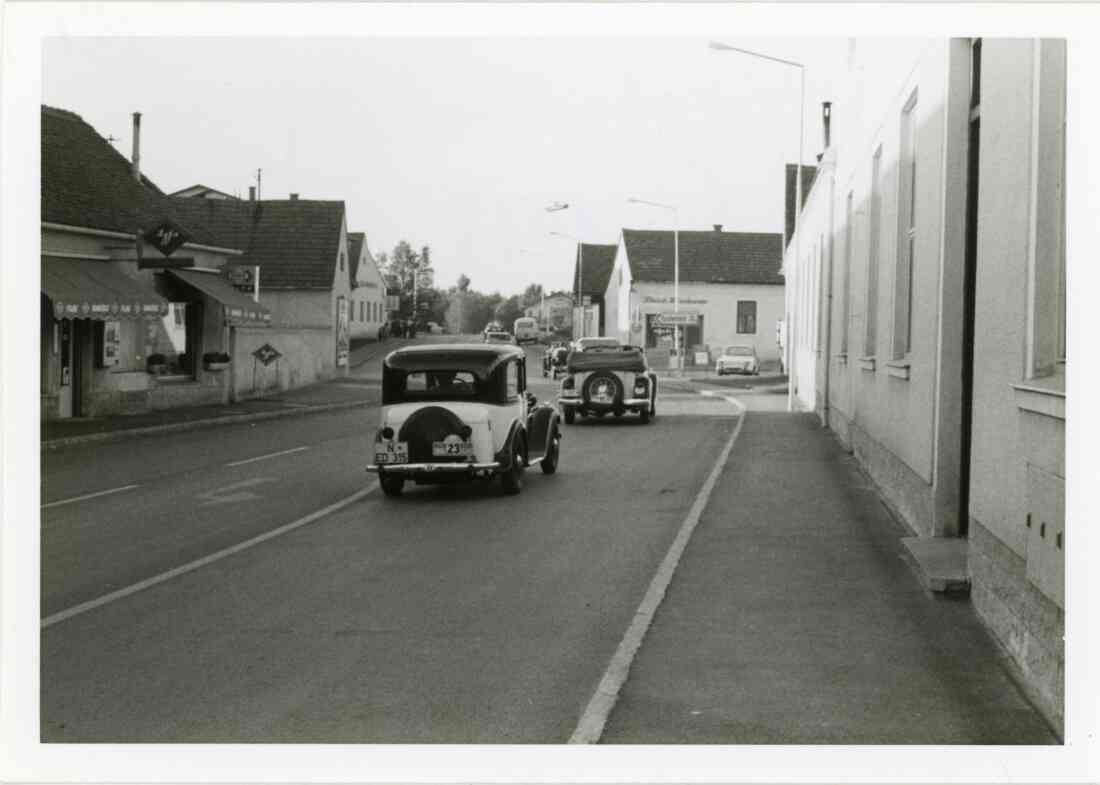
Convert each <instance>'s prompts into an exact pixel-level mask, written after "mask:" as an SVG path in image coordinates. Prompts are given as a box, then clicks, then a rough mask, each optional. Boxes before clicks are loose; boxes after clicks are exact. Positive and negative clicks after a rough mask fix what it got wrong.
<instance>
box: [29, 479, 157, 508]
mask: <svg viewBox="0 0 1100 785" xmlns="http://www.w3.org/2000/svg"><path fill="white" fill-rule="evenodd" d="M139 487H141V486H140V485H123V486H122V487H121V488H111V489H110V490H108V491H97V492H96V493H86V494H84V495H83V496H74V497H73V498H71V499H61V500H59V501H56V502H47V503H46V504H43V505H42V509H43V510H44V509H46V508H47V507H59V506H61V505H62V504H72V503H74V502H82V501H84V500H86V499H95V498H96V497H99V496H107V495H108V494H111V493H122V492H123V491H129V490H132V489H134V488H139Z"/></svg>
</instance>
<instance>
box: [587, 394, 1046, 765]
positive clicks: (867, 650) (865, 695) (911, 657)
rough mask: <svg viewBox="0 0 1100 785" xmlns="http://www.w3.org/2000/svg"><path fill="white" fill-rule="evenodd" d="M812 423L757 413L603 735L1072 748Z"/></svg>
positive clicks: (803, 417) (685, 740)
mask: <svg viewBox="0 0 1100 785" xmlns="http://www.w3.org/2000/svg"><path fill="white" fill-rule="evenodd" d="M907 535H908V532H907V531H905V530H904V529H903V528H902V527H901V526H900V525H899V524H898V523H896V522H895V521H894V519H893V518H891V517H890V515H889V514H888V513H887V511H886V509H885V508H884V506H883V505H882V503H881V502H880V501H879V497H878V495H877V493H876V491H875V489H874V487H873V486H872V485H871V483H870V481H869V480H868V479H867V477H866V476H865V475H864V474H863V473H862V472H861V471H860V470H859V468H858V466H857V464H856V462H855V460H854V459H853V458H852V457H850V456H848V455H847V454H846V453H844V452H843V451H842V450H841V449H840V447H839V445H838V444H837V443H836V441H835V440H834V439H833V437H832V436H831V435H830V434H829V433H828V432H827V431H823V430H822V429H821V428H820V427H819V426H818V424H817V421H816V418H815V417H814V416H813V415H810V414H787V413H763V412H752V411H750V412H749V413H748V414H747V415H746V418H745V421H744V425H743V427H742V431H741V434H740V436H739V438H738V441H737V442H736V444H735V445H734V447H733V452H732V453H731V454H730V459H729V462H728V464H727V466H726V468H725V470H724V471H723V472H722V475H721V476H720V478H719V480H718V484H717V485H716V486H715V489H714V492H713V494H712V496H711V498H710V502H709V504H708V505H707V509H706V510H705V512H704V514H703V517H702V519H701V520H700V522H699V525H698V528H697V529H696V530H695V532H694V535H693V537H692V539H691V541H690V542H689V543H688V546H687V549H686V550H685V551H684V554H683V557H682V560H681V562H680V564H679V567H678V568H677V570H676V573H675V575H674V577H673V579H672V583H671V584H670V586H669V588H668V592H667V594H666V596H665V598H664V601H663V602H662V604H661V606H660V607H659V608H658V610H657V614H656V617H655V618H654V621H653V625H652V626H651V628H650V629H649V631H648V633H647V634H646V636H645V639H644V641H643V642H642V646H641V649H640V650H639V652H638V655H637V657H636V659H635V660H634V663H633V666H632V668H631V670H630V674H629V677H628V679H627V681H626V683H625V684H624V686H623V689H622V692H621V694H620V696H619V701H618V703H617V704H616V706H615V709H614V710H613V712H612V713H611V717H610V719H609V721H608V723H607V726H606V728H605V732H604V735H603V738H602V739H601V743H604V744H622V743H643V744H658V743H661V744H665V743H673V744H691V743H707V744H1057V743H1058V740H1057V739H1056V737H1055V736H1054V735H1053V734H1052V733H1051V731H1050V730H1049V728H1048V726H1047V725H1046V723H1045V722H1044V720H1043V719H1042V718H1041V716H1040V715H1039V714H1038V712H1037V711H1036V710H1035V709H1033V708H1032V706H1031V705H1030V704H1029V703H1028V702H1027V701H1026V700H1025V699H1024V698H1023V696H1022V694H1021V692H1020V691H1019V689H1018V688H1017V686H1016V685H1015V683H1014V682H1013V679H1012V678H1011V675H1010V674H1011V673H1012V671H1011V666H1009V665H1008V664H1007V660H1006V659H1004V658H1003V657H1002V655H1001V654H1000V652H999V649H998V648H997V645H996V644H995V643H994V641H993V640H992V638H991V637H990V636H989V635H988V633H987V632H986V631H985V629H984V627H983V626H982V624H981V622H980V621H979V620H978V618H977V616H976V614H975V613H974V611H973V608H972V607H971V605H970V603H969V602H968V601H967V600H965V599H962V600H960V599H947V598H944V597H943V596H942V595H933V594H930V593H928V592H925V591H924V590H923V589H922V588H921V586H920V584H919V582H918V580H917V578H916V577H915V575H914V574H913V573H912V572H911V571H910V568H909V567H908V566H907V565H906V564H905V562H904V561H903V559H902V550H903V548H902V545H901V542H900V538H901V537H903V536H907Z"/></svg>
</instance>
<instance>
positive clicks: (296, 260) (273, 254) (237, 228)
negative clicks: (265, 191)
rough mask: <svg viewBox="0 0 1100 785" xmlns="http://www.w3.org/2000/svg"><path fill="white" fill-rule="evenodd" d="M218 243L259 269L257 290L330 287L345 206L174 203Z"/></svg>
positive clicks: (268, 202) (302, 201) (311, 202)
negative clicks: (238, 253) (232, 250)
mask: <svg viewBox="0 0 1100 785" xmlns="http://www.w3.org/2000/svg"><path fill="white" fill-rule="evenodd" d="M172 202H173V203H174V205H175V206H176V209H177V210H179V211H180V212H181V214H182V215H184V216H185V217H186V218H187V219H188V220H191V221H194V222H196V223H201V224H203V225H204V226H207V227H209V228H210V230H211V232H213V233H214V234H215V236H216V237H217V238H218V241H219V243H221V244H223V245H225V244H228V245H229V246H230V247H233V248H241V249H243V250H244V252H245V254H244V256H243V257H241V258H240V259H239V260H238V263H239V264H246V265H257V264H258V265H260V267H261V268H262V269H261V271H260V289H261V290H262V289H331V288H332V284H333V280H334V277H335V274H336V263H337V260H338V256H339V253H340V251H341V250H342V249H341V248H340V247H339V246H340V230H341V228H342V227H343V223H344V203H343V202H339V201H320V200H307V199H285V200H275V199H265V200H262V201H246V200H239V199H190V198H184V197H177V198H175V199H173V200H172Z"/></svg>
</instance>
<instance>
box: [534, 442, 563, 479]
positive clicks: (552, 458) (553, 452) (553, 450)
mask: <svg viewBox="0 0 1100 785" xmlns="http://www.w3.org/2000/svg"><path fill="white" fill-rule="evenodd" d="M560 451H561V436H560V435H559V434H558V433H557V432H555V433H554V434H553V435H552V436H551V437H550V445H549V448H548V449H547V450H546V455H544V456H543V457H542V460H541V461H539V468H541V469H542V473H543V474H553V473H554V472H556V471H557V470H558V453H559V452H560Z"/></svg>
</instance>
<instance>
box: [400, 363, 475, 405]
mask: <svg viewBox="0 0 1100 785" xmlns="http://www.w3.org/2000/svg"><path fill="white" fill-rule="evenodd" d="M383 381H384V385H383V387H384V390H383V395H384V398H385V400H384V403H399V402H401V401H449V400H463V399H470V400H476V399H479V398H483V397H484V396H485V394H486V392H487V390H486V389H485V382H482V381H479V380H478V378H477V376H476V375H474V373H473V372H471V371H462V370H456V371H440V370H432V371H409V372H407V373H403V372H401V371H388V372H387V373H386V375H385V379H384V380H383Z"/></svg>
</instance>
